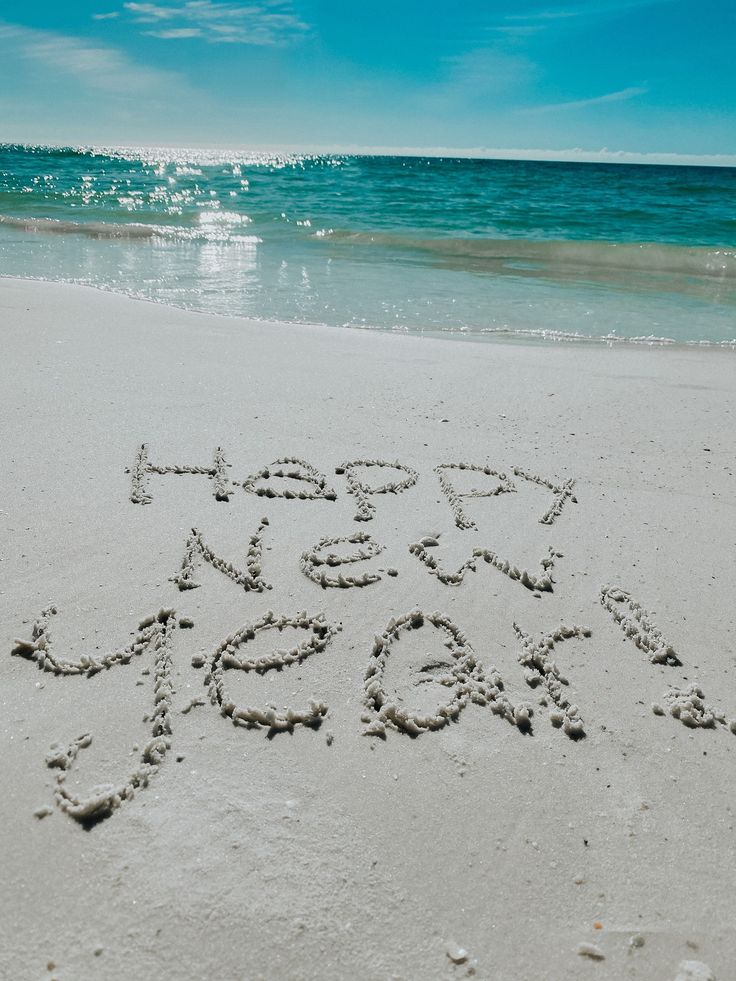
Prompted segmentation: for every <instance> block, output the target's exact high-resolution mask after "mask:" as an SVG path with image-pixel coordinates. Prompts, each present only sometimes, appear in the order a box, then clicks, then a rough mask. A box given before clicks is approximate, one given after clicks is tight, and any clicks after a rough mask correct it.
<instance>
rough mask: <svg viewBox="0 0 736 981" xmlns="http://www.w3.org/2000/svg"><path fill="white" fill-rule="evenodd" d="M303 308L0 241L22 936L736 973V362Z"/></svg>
mask: <svg viewBox="0 0 736 981" xmlns="http://www.w3.org/2000/svg"><path fill="white" fill-rule="evenodd" d="M309 326H310V329H308V330H305V329H304V326H302V325H290V324H284V323H280V324H279V323H274V324H265V323H262V322H256V321H247V320H245V319H242V320H241V319H240V318H232V317H223V316H220V317H218V316H213V315H207V314H202V313H198V312H190V311H184V310H179V309H177V308H175V307H171V306H167V305H164V304H160V303H152V302H149V303H148V304H147V305H146V306H143V305H141V304H139V303H136V302H135V301H134V300H133V299H131V298H129V297H126V296H123V295H115V294H113V293H112V292H107V291H103V290H99V289H97V288H95V287H91V288H88V289H85V288H81V287H77V288H74V287H70V285H69V284H58V283H49V282H46V281H29V280H18V279H9V278H0V331H2V338H3V354H4V357H3V358H2V359H0V393H1V395H0V397H1V398H2V411H1V412H0V448H1V450H0V454H1V456H2V467H0V714H1V715H2V718H3V723H2V725H0V761H1V762H2V767H3V782H2V783H3V793H2V794H0V849H1V850H2V853H3V855H4V856H6V857H5V864H4V875H3V882H2V885H0V919H2V921H3V922H4V924H5V925H6V931H5V936H4V939H3V940H0V974H3V976H6V975H7V976H8V977H12V978H13V979H14V981H34V979H36V978H38V977H40V976H43V975H48V976H49V977H53V978H58V979H59V981H100V979H102V978H120V977H127V976H130V975H131V974H135V975H137V976H140V977H145V978H146V979H149V981H174V979H176V981H201V978H203V977H225V978H235V977H248V978H251V977H252V978H254V979H255V978H263V979H272V978H283V979H284V981H342V979H344V978H345V977H353V978H355V979H356V981H398V979H401V981H412V979H415V978H426V979H427V981H435V979H437V981H459V979H463V981H464V979H470V978H472V977H476V978H494V979H496V978H497V979H499V981H501V979H505V978H537V977H539V978H541V977H544V978H548V979H549V981H563V979H565V981H590V979H591V978H594V979H595V981H620V979H621V978H622V977H628V978H632V979H634V981H672V979H673V978H675V977H676V976H677V975H678V972H681V971H683V970H684V969H683V968H682V965H683V963H685V962H695V961H697V962H699V963H700V964H701V967H702V968H703V970H701V976H702V977H715V978H716V979H718V981H722V979H725V978H727V977H728V976H729V970H730V965H731V964H733V963H734V959H736V929H734V923H735V922H736V908H735V906H734V898H733V897H734V895H736V869H734V867H733V863H729V862H728V857H729V856H730V854H731V853H732V850H733V835H734V823H733V801H732V793H731V784H732V780H731V779H730V775H732V774H733V768H734V761H735V760H736V695H734V684H733V681H734V672H736V664H735V663H734V657H733V651H734V639H735V638H736V623H734V620H733V616H732V613H731V610H732V603H731V597H732V591H733V582H734V581H735V580H736V555H735V553H734V541H733V536H732V535H731V534H730V529H732V528H734V527H735V525H734V520H735V518H736V510H735V505H734V481H735V480H736V470H735V468H734V455H733V430H734V420H736V391H735V390H734V385H733V369H732V365H731V363H730V362H729V361H728V360H727V359H724V358H723V357H720V356H719V355H716V353H715V352H714V351H712V350H710V349H706V350H703V349H700V350H697V349H696V350H693V349H686V348H669V347H668V348H667V349H666V350H667V353H663V352H658V353H657V355H656V356H652V357H646V356H644V355H643V353H642V350H641V349H640V348H635V347H631V346H627V347H624V346H621V347H615V348H612V349H609V350H606V351H605V354H604V353H603V351H602V350H601V349H600V348H599V347H598V346H593V345H583V344H579V345H569V346H568V345H561V344H558V345H553V346H550V345H542V344H527V345H524V344H518V343H510V344H505V343H504V344H496V345H493V344H488V343H480V342H478V343H473V342H472V341H470V342H469V343H465V344H457V345H454V346H448V345H447V344H446V343H444V339H436V338H432V337H424V338H423V340H424V343H423V344H421V345H419V344H416V343H414V342H413V341H409V340H406V339H402V338H401V337H397V336H394V335H393V334H392V336H391V337H390V339H389V338H388V337H387V336H385V334H381V335H379V332H368V331H363V330H335V329H334V328H332V327H326V326H320V325H309ZM279 461H281V462H279ZM396 464H398V465H399V466H398V467H397V466H396ZM283 474H286V476H283ZM287 491H288V493H287ZM264 519H267V520H265V521H264ZM293 645H296V646H293ZM699 692H702V695H701V694H698V693H699ZM8 938H12V939H8ZM48 964H52V965H53V966H52V967H51V968H48V969H47V965H48ZM705 965H707V967H705ZM699 970H700V969H699ZM49 971H51V972H52V973H50V974H49V973H48V972H49ZM703 971H708V972H710V973H703ZM685 976H686V975H685Z"/></svg>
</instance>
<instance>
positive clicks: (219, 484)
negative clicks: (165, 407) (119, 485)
mask: <svg viewBox="0 0 736 981" xmlns="http://www.w3.org/2000/svg"><path fill="white" fill-rule="evenodd" d="M229 466H230V464H229V463H228V462H227V461H226V460H225V455H224V453H223V451H222V450H221V449H220V447H219V446H218V447H217V448H216V450H215V452H214V456H213V460H212V466H211V467H195V466H188V465H186V464H172V465H171V466H166V467H159V466H156V465H155V464H153V463H151V462H150V461H149V459H148V445H147V444H146V443H142V444H141V446H140V448H139V450H138V452H137V453H136V457H135V462H134V464H133V466H132V468H130V470H128V471H126V472H128V473H130V475H131V479H130V485H131V486H130V500H131V501H132V502H133V504H150V503H151V501H152V500H153V496H152V494H151V492H150V490H149V480H148V478H149V476H150V474H162V475H163V474H196V475H199V476H203V477H208V478H209V479H210V480H211V481H212V492H213V494H214V495H215V499H216V500H218V501H229V500H230V493H231V490H232V488H231V485H230V481H229V480H228V477H227V468H228V467H229Z"/></svg>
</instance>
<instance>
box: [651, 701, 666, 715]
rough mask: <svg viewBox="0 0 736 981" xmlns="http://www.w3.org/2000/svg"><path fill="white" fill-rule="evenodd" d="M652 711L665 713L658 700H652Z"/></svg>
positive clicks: (660, 713) (658, 713)
mask: <svg viewBox="0 0 736 981" xmlns="http://www.w3.org/2000/svg"><path fill="white" fill-rule="evenodd" d="M652 712H654V714H655V715H664V709H663V708H662V706H661V705H657V703H656V702H652Z"/></svg>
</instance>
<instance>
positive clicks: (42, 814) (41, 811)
mask: <svg viewBox="0 0 736 981" xmlns="http://www.w3.org/2000/svg"><path fill="white" fill-rule="evenodd" d="M53 813H54V812H53V810H52V808H50V807H49V806H48V804H46V805H44V806H43V807H37V808H36V810H35V811H34V812H33V816H34V817H35V818H38V820H39V821H41V820H43V818H46V817H49V816H50V815H51V814H53ZM49 970H50V971H53V967H50V968H49Z"/></svg>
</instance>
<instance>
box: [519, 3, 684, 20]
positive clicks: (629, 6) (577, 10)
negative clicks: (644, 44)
mask: <svg viewBox="0 0 736 981" xmlns="http://www.w3.org/2000/svg"><path fill="white" fill-rule="evenodd" d="M673 2H674V0H600V2H592V3H586V4H584V5H583V4H580V5H573V6H566V7H549V8H547V9H543V10H535V11H530V12H529V13H525V14H509V15H508V16H507V17H505V18H504V19H505V20H507V21H525V22H532V23H534V22H536V23H540V22H544V21H555V20H571V19H572V18H575V17H599V16H602V15H605V14H618V13H625V12H626V11H627V10H638V9H639V8H642V7H654V6H659V5H660V4H665V3H673Z"/></svg>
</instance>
